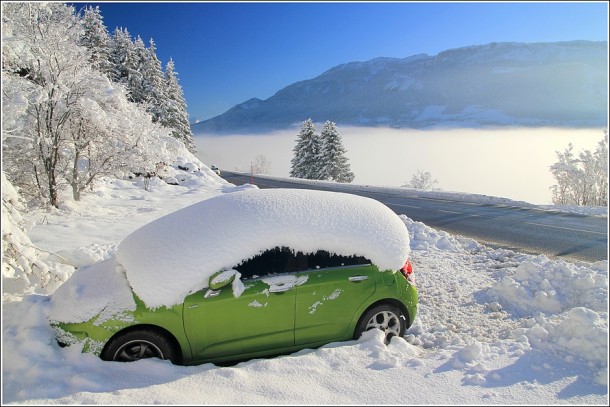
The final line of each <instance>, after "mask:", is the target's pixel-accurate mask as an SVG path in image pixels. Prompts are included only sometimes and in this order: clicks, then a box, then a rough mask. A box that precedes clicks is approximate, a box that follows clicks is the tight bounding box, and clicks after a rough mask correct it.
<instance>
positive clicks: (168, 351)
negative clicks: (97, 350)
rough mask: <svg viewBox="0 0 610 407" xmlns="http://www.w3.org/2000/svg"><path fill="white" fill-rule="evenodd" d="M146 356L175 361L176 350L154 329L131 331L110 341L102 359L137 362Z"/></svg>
mask: <svg viewBox="0 0 610 407" xmlns="http://www.w3.org/2000/svg"><path fill="white" fill-rule="evenodd" d="M146 358H159V359H169V360H171V361H172V363H174V362H175V359H176V352H175V350H174V347H173V346H172V344H171V342H170V341H169V340H168V339H167V338H166V337H165V336H163V335H162V334H159V333H157V332H154V331H146V330H141V331H131V332H127V333H126V334H123V335H120V336H117V337H116V338H113V339H111V340H110V342H108V344H107V345H106V347H105V349H104V351H103V352H102V359H103V360H108V361H114V362H135V361H136V360H140V359H146Z"/></svg>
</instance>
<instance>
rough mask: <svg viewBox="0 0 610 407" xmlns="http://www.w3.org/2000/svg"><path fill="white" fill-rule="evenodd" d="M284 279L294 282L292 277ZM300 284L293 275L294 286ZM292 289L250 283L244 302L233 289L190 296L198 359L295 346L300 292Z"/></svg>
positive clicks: (187, 319) (187, 311) (187, 309)
mask: <svg viewBox="0 0 610 407" xmlns="http://www.w3.org/2000/svg"><path fill="white" fill-rule="evenodd" d="M284 277H285V278H286V279H287V281H290V276H284ZM296 278H297V277H296V275H292V280H296ZM289 287H290V286H286V287H282V286H279V289H274V286H273V285H272V284H270V283H269V279H268V278H264V277H263V278H258V279H253V280H251V281H247V282H245V283H244V290H243V292H242V293H241V295H239V296H237V295H235V294H234V292H233V289H232V287H231V285H229V286H227V287H224V288H222V289H220V290H218V291H211V290H203V291H199V292H197V293H195V294H192V295H190V296H188V297H187V298H186V300H185V303H184V327H185V333H186V336H187V338H188V340H189V342H190V344H191V350H192V352H193V359H194V360H202V359H209V358H216V357H224V356H232V355H240V354H247V353H252V352H258V351H265V350H269V349H276V348H283V347H288V346H292V345H293V344H294V304H295V295H296V291H295V290H293V289H291V288H289ZM276 288H277V286H276ZM284 288H286V289H284Z"/></svg>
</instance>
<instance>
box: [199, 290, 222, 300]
mask: <svg viewBox="0 0 610 407" xmlns="http://www.w3.org/2000/svg"><path fill="white" fill-rule="evenodd" d="M218 294H220V290H210V289H208V290H207V291H206V292H205V294H204V295H203V298H210V297H216V296H217V295H218Z"/></svg>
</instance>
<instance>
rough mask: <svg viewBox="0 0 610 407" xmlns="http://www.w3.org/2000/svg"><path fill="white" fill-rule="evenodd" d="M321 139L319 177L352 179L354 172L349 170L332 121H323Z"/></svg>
mask: <svg viewBox="0 0 610 407" xmlns="http://www.w3.org/2000/svg"><path fill="white" fill-rule="evenodd" d="M321 139H322V149H321V153H320V166H321V173H320V179H324V180H332V181H337V182H352V181H353V180H354V173H353V172H352V171H351V170H350V165H349V163H348V160H347V157H345V153H346V150H345V147H343V141H342V140H341V136H340V134H339V131H338V130H337V126H336V124H335V123H334V122H331V121H326V123H324V127H323V128H322V134H321Z"/></svg>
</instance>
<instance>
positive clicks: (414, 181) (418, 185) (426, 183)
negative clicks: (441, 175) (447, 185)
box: [403, 170, 438, 190]
mask: <svg viewBox="0 0 610 407" xmlns="http://www.w3.org/2000/svg"><path fill="white" fill-rule="evenodd" d="M436 184H438V181H437V180H436V179H435V178H432V174H430V172H428V171H422V170H417V172H416V173H415V174H413V176H412V177H411V181H409V182H408V183H406V184H405V185H403V187H406V188H414V189H423V190H430V189H432V188H433V187H434V185H436Z"/></svg>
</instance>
